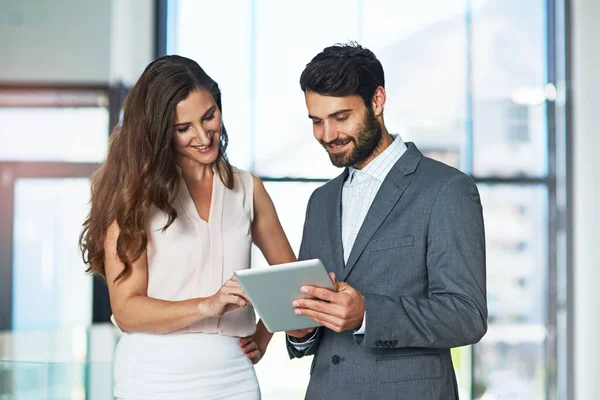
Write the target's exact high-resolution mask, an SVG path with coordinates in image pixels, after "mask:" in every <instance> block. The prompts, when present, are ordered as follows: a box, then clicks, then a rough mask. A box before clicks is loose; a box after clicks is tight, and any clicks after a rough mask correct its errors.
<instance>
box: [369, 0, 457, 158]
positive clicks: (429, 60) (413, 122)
mask: <svg viewBox="0 0 600 400" xmlns="http://www.w3.org/2000/svg"><path fill="white" fill-rule="evenodd" d="M364 3H365V5H364V14H363V15H364V16H363V25H362V27H361V28H362V29H363V42H364V44H365V45H366V46H367V47H369V48H370V49H371V50H373V52H374V53H375V54H376V55H377V57H378V58H379V60H380V61H381V63H382V64H383V67H384V71H385V74H386V76H385V78H386V82H385V83H386V91H387V93H388V97H387V101H386V106H385V112H384V116H385V123H386V126H387V127H388V129H390V131H391V132H398V133H400V134H401V135H402V138H403V139H404V140H405V141H413V142H415V143H416V144H417V146H418V147H419V149H420V150H421V151H422V152H423V153H424V154H425V155H427V156H430V157H432V158H435V159H438V160H440V161H442V162H445V163H447V164H449V165H452V166H454V167H457V168H458V167H460V164H461V159H460V158H461V146H462V143H463V139H464V137H465V122H466V105H467V91H466V82H467V59H468V57H467V46H466V44H467V35H466V24H465V12H466V3H465V1H464V0H450V1H445V0H429V1H423V2H408V1H395V0H376V1H368V2H364ZM442 66H443V67H442Z"/></svg>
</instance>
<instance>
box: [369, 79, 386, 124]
mask: <svg viewBox="0 0 600 400" xmlns="http://www.w3.org/2000/svg"><path fill="white" fill-rule="evenodd" d="M385 99H386V93H385V88H384V87H383V86H379V87H378V88H377V89H376V90H375V94H374V95H373V101H372V102H371V107H372V109H373V114H375V116H376V117H379V116H380V115H381V114H383V107H384V105H385Z"/></svg>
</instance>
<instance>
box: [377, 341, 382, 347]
mask: <svg viewBox="0 0 600 400" xmlns="http://www.w3.org/2000/svg"><path fill="white" fill-rule="evenodd" d="M382 345H383V342H382V341H381V340H378V341H376V342H375V346H377V347H381V346H382Z"/></svg>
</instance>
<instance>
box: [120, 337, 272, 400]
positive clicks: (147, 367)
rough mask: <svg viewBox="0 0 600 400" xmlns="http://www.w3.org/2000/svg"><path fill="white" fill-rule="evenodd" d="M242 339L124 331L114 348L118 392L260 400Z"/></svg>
mask: <svg viewBox="0 0 600 400" xmlns="http://www.w3.org/2000/svg"><path fill="white" fill-rule="evenodd" d="M238 340H239V338H236V337H230V336H223V335H216V334H214V335H213V334H203V333H184V334H179V335H176V334H174V335H152V334H145V333H130V334H127V333H124V334H123V336H122V337H121V339H120V340H119V343H118V344H117V347H116V349H115V357H114V361H113V363H114V365H113V374H114V394H115V397H117V398H118V399H124V400H153V399H157V400H158V399H161V400H166V399H178V400H180V399H181V400H183V399H232V400H234V399H235V400H259V399H260V389H259V387H258V381H257V379H256V374H255V372H254V366H253V365H252V362H251V361H250V360H249V359H248V358H247V357H246V356H245V355H244V353H243V352H242V349H241V348H240V346H239V344H238Z"/></svg>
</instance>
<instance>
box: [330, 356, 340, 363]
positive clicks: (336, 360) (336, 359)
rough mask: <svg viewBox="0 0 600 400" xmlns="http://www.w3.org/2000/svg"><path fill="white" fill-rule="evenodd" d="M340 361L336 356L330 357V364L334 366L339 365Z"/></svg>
mask: <svg viewBox="0 0 600 400" xmlns="http://www.w3.org/2000/svg"><path fill="white" fill-rule="evenodd" d="M340 361H341V358H340V356H338V355H335V356H333V357H331V362H332V363H334V364H339V363H340Z"/></svg>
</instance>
